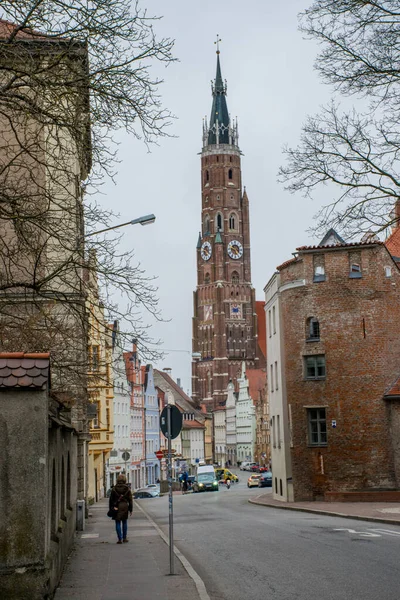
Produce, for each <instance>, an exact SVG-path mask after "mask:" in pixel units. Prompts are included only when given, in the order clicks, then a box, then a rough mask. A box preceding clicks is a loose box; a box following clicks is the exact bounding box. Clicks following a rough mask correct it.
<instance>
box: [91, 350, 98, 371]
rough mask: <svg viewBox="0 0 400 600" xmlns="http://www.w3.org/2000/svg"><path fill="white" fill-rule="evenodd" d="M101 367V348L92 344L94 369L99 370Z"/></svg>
mask: <svg viewBox="0 0 400 600" xmlns="http://www.w3.org/2000/svg"><path fill="white" fill-rule="evenodd" d="M99 367H100V348H99V346H92V371H98V370H99Z"/></svg>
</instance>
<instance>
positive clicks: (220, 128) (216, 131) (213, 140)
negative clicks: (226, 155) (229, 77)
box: [208, 50, 232, 145]
mask: <svg viewBox="0 0 400 600" xmlns="http://www.w3.org/2000/svg"><path fill="white" fill-rule="evenodd" d="M212 94H213V104H212V109H211V117H210V127H209V130H208V145H211V144H213V145H215V144H229V143H230V142H231V143H232V131H231V126H230V122H229V113H228V105H227V103H226V83H224V81H223V79H222V73H221V63H220V60H219V50H217V72H216V75H215V81H214V84H213V85H212Z"/></svg>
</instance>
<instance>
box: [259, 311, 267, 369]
mask: <svg viewBox="0 0 400 600" xmlns="http://www.w3.org/2000/svg"><path fill="white" fill-rule="evenodd" d="M264 307H265V302H264V301H263V300H256V313H257V334H258V338H257V339H258V347H259V348H260V351H261V353H262V355H263V357H264V358H265V357H266V356H267V329H266V323H265V310H264Z"/></svg>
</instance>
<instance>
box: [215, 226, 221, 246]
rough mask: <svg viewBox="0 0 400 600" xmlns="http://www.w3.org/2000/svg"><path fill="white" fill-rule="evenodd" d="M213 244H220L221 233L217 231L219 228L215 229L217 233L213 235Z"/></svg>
mask: <svg viewBox="0 0 400 600" xmlns="http://www.w3.org/2000/svg"><path fill="white" fill-rule="evenodd" d="M214 243H215V244H222V238H221V234H220V232H219V229H218V231H217V235H216V236H215V242H214Z"/></svg>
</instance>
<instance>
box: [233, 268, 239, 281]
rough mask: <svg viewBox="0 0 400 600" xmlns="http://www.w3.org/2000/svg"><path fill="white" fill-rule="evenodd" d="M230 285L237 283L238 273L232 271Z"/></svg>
mask: <svg viewBox="0 0 400 600" xmlns="http://www.w3.org/2000/svg"><path fill="white" fill-rule="evenodd" d="M232 283H234V284H238V283H239V273H238V272H237V271H233V273H232Z"/></svg>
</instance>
